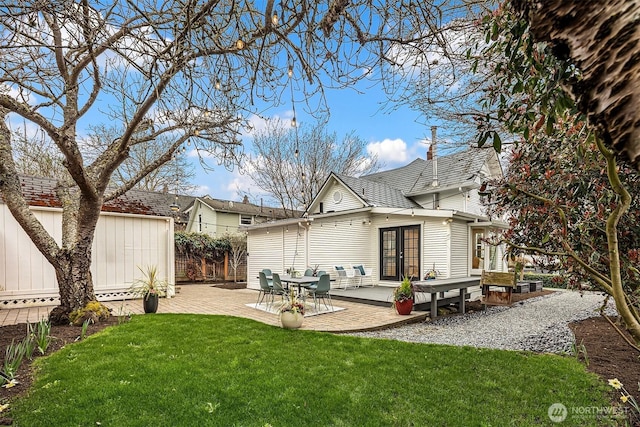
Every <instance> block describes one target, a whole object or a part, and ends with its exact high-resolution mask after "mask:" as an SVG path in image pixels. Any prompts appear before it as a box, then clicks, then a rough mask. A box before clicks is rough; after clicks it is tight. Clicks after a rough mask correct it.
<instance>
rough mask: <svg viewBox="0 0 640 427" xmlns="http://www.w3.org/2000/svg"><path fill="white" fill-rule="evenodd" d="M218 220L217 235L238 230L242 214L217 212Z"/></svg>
mask: <svg viewBox="0 0 640 427" xmlns="http://www.w3.org/2000/svg"><path fill="white" fill-rule="evenodd" d="M216 220H217V222H216V236H217V237H221V236H224V235H225V234H233V233H237V232H238V227H239V226H240V214H238V213H228V212H217V216H216Z"/></svg>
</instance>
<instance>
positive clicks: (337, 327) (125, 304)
mask: <svg viewBox="0 0 640 427" xmlns="http://www.w3.org/2000/svg"><path fill="white" fill-rule="evenodd" d="M176 291H177V292H176V296H175V297H173V298H170V299H166V298H162V299H160V305H159V307H158V313H191V314H217V315H228V316H237V317H245V318H248V319H253V320H256V321H258V322H262V323H266V324H268V325H274V326H279V325H280V323H279V320H278V316H277V315H275V314H270V313H267V312H265V311H262V310H258V309H255V308H252V307H248V306H247V304H250V303H255V302H256V300H257V297H258V292H257V291H256V290H252V289H234V290H230V289H222V288H218V287H215V286H212V285H179V286H178V287H177V289H176ZM391 291H392V288H380V287H376V288H360V289H356V290H349V291H341V290H332V291H331V296H332V298H339V297H340V295H341V294H342V293H344V294H346V293H350V294H352V293H354V292H357V293H359V294H361V295H365V294H372V293H374V292H375V293H376V295H377V298H378V299H379V300H380V301H379V303H381V304H382V305H373V304H363V303H359V302H353V301H348V300H342V299H341V300H340V302H339V306H340V307H342V308H344V309H345V310H342V311H337V312H334V313H327V314H321V315H317V316H309V317H306V318H305V320H304V323H303V325H302V329H308V330H315V331H325V332H358V331H369V330H376V329H383V328H388V327H392V326H397V325H402V324H405V323H411V322H419V321H423V320H424V319H426V317H427V315H428V312H427V311H413V312H412V313H411V314H410V315H408V316H400V315H398V314H397V313H396V312H395V310H394V309H393V308H392V306H391V302H390V301H391V299H390V298H389V299H386V297H385V296H384V295H383V294H385V295H389V296H390V295H391ZM372 295H373V294H372ZM384 301H389V302H388V303H385V304H383V302H384ZM105 305H107V306H108V307H109V308H111V309H112V314H113V315H115V316H118V315H127V314H142V313H143V310H142V302H141V301H140V300H125V301H105ZM52 308H53V306H40V307H29V308H11V309H6V308H2V309H0V326H5V325H12V324H16V323H26V322H37V321H38V320H40V319H41V318H42V317H45V316H47V315H48V314H49V311H50V310H51V309H52Z"/></svg>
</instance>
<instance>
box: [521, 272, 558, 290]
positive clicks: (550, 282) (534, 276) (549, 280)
mask: <svg viewBox="0 0 640 427" xmlns="http://www.w3.org/2000/svg"><path fill="white" fill-rule="evenodd" d="M524 280H542V286H544V287H545V288H556V289H567V283H568V281H569V278H568V276H567V275H565V274H548V273H524Z"/></svg>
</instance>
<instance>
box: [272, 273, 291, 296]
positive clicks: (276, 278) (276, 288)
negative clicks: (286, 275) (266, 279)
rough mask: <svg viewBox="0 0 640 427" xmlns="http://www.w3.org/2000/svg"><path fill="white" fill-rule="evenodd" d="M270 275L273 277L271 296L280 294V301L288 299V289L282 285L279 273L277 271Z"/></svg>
mask: <svg viewBox="0 0 640 427" xmlns="http://www.w3.org/2000/svg"><path fill="white" fill-rule="evenodd" d="M271 277H273V296H274V297H275V296H276V295H280V296H281V297H282V302H284V300H285V299H287V300H288V299H289V291H287V290H286V289H285V288H284V287H283V286H282V281H281V280H280V275H279V274H278V273H273V274H272V275H271Z"/></svg>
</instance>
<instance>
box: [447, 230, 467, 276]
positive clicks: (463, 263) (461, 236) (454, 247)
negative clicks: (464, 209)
mask: <svg viewBox="0 0 640 427" xmlns="http://www.w3.org/2000/svg"><path fill="white" fill-rule="evenodd" d="M450 227H451V275H450V276H449V277H452V278H454V277H467V276H468V275H469V228H468V227H467V224H466V223H464V222H460V221H454V222H453V223H451V225H450Z"/></svg>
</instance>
